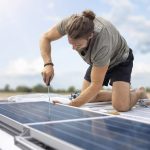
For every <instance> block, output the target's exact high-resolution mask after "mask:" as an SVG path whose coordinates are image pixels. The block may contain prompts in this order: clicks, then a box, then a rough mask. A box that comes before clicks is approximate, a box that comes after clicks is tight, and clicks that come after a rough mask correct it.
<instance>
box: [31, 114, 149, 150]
mask: <svg viewBox="0 0 150 150" xmlns="http://www.w3.org/2000/svg"><path fill="white" fill-rule="evenodd" d="M116 118H118V119H120V121H124V123H120V124H117V126H118V127H117V128H118V129H117V130H118V131H117V130H116V129H115V128H114V127H113V124H112V123H111V124H110V125H109V128H112V127H113V129H115V130H113V132H112V131H111V132H112V135H113V138H115V136H118V137H119V139H118V141H117V143H121V144H119V145H120V146H119V147H117V146H116V147H115V145H117V143H115V144H112V143H111V139H110V137H109V136H106V137H107V138H104V139H105V140H104V139H102V137H101V140H103V142H105V143H106V145H111V144H112V145H111V146H110V148H108V147H107V146H106V147H104V146H101V147H99V149H105V150H106V149H113V150H115V149H122V148H125V149H131V150H138V149H141V147H140V146H141V145H138V144H139V143H140V142H141V144H143V143H144V144H143V145H142V149H145V150H148V149H149V148H150V143H149V141H148V140H147V141H145V142H144V140H146V136H145V137H144V136H143V139H144V140H143V139H142V140H141V139H138V138H137V137H136V136H137V135H138V136H139V137H140V135H144V134H145V133H144V134H143V133H142V132H143V131H144V130H145V131H144V132H146V131H147V130H148V133H150V128H149V127H150V124H147V123H140V122H138V121H132V120H128V119H122V118H119V117H109V118H105V119H104V120H107V119H108V120H109V121H110V119H113V120H115V119H116ZM93 120H94V121H95V120H96V121H104V120H103V118H95V119H90V120H86V121H85V120H84V121H74V122H62V123H54V124H51V125H49V124H46V125H47V126H49V127H50V128H51V129H54V127H55V126H57V125H58V127H57V128H56V129H57V130H60V128H61V127H62V126H63V124H66V125H67V124H71V123H72V124H76V123H78V122H88V121H89V122H90V121H93ZM113 122H115V121H113ZM129 123H132V125H133V126H129V127H128V128H127V129H126V128H125V127H126V126H127V124H129ZM85 124H86V123H85ZM121 124H122V125H124V126H123V127H122V126H121ZM134 124H136V125H141V126H139V128H138V129H137V130H134V127H136V126H134ZM115 125H116V124H115ZM142 125H143V126H145V127H143V128H145V129H144V130H143V128H142V130H141V131H140V130H139V129H141V127H142ZM36 126H37V127H39V126H40V125H32V126H30V131H31V135H32V136H33V137H35V138H40V140H42V139H44V141H43V142H45V139H46V138H47V139H51V141H50V140H48V141H46V142H47V143H46V144H48V143H49V144H53V142H54V143H56V142H57V143H59V144H60V145H59V147H54V148H57V149H61V147H65V145H66V141H64V140H63V139H62V138H58V137H57V136H54V134H52V132H53V131H54V130H49V131H48V130H47V132H46V133H45V132H44V131H43V130H39V129H37V128H35V127H36ZM119 126H120V127H119ZM41 127H43V129H44V128H45V129H46V126H45V125H41ZM131 127H133V129H131ZM85 128H86V127H84V128H82V127H81V126H80V128H78V129H79V130H80V131H79V134H80V135H79V136H78V137H82V135H84V134H83V132H82V131H85V130H86V129H85ZM66 129H67V132H65V129H64V128H63V129H62V130H61V131H62V132H65V133H67V136H68V139H69V140H70V139H71V136H69V135H70V134H72V135H73V136H76V134H77V131H74V132H71V129H70V130H69V126H67V128H66ZM101 131H103V128H102V129H101ZM135 131H138V132H140V133H138V132H135ZM49 132H51V134H49ZM95 132H96V131H95ZM121 132H123V133H124V134H125V135H123V134H121ZM126 132H127V133H126ZM134 132H135V133H137V134H135V135H134ZM97 133H98V132H96V134H97ZM62 134H63V133H62ZM128 134H129V135H130V134H131V135H132V136H129V135H128ZM146 134H147V133H146ZM39 135H40V136H39ZM91 135H92V134H91ZM114 135H115V136H114ZM133 135H134V136H135V137H134V136H133ZM62 136H64V135H62ZM67 136H66V137H67ZM121 136H123V142H124V145H122V141H121V142H120V141H119V140H121V138H120V137H121ZM148 136H149V137H150V135H148ZM86 137H90V135H89V136H88V135H86V136H85V137H84V138H86ZM129 137H130V138H129ZM53 138H54V141H53ZM84 138H83V137H82V139H84ZM132 138H133V140H132ZM82 139H80V140H79V141H78V142H81V141H82ZM93 139H94V138H93ZM108 139H109V140H108ZM148 139H149V138H148ZM57 140H58V141H57ZM90 140H91V141H92V139H90ZM130 140H131V142H130ZM93 141H94V140H93ZM93 141H92V142H93ZM125 141H126V142H125ZM134 141H135V143H134ZM63 142H65V143H63ZM99 142H100V141H99ZM129 142H130V145H127V143H129ZM132 142H133V143H132ZM136 142H137V143H136ZM69 143H70V141H69ZM93 143H94V142H93ZM85 144H88V143H85ZM132 144H135V145H134V146H132ZM146 144H147V145H146ZM71 145H74V144H73V143H71ZM54 146H56V145H55V144H54ZM74 146H77V149H78V147H80V148H82V149H88V148H87V147H86V148H85V147H81V145H74ZM147 146H148V147H147ZM88 147H89V145H88ZM91 148H93V149H94V147H93V146H92V147H90V148H89V150H90V149H91ZM95 150H96V148H95Z"/></svg>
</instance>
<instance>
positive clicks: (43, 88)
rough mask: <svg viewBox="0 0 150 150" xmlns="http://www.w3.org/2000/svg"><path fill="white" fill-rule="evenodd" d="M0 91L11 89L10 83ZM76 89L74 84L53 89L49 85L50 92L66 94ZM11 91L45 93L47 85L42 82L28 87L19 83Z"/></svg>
mask: <svg viewBox="0 0 150 150" xmlns="http://www.w3.org/2000/svg"><path fill="white" fill-rule="evenodd" d="M0 91H2V92H10V91H12V90H10V85H9V84H6V85H5V87H4V89H1V90H0ZM75 91H77V90H76V88H75V87H74V86H70V87H68V89H53V88H52V87H50V92H51V93H63V94H67V93H73V92H75ZM13 92H25V93H31V92H33V93H36V92H37V93H47V92H48V89H47V86H45V85H42V84H37V85H35V86H33V87H28V86H24V85H20V86H17V87H16V89H15V90H13Z"/></svg>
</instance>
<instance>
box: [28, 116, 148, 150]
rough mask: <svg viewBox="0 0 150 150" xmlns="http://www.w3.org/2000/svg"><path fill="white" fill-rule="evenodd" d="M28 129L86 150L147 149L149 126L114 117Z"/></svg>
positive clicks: (36, 126)
mask: <svg viewBox="0 0 150 150" xmlns="http://www.w3.org/2000/svg"><path fill="white" fill-rule="evenodd" d="M30 127H32V128H34V129H36V130H39V131H42V132H44V133H46V134H48V135H51V136H53V137H56V138H58V139H61V140H63V141H65V142H68V143H71V144H73V145H75V146H77V147H81V148H83V149H87V150H122V149H124V150H141V149H142V150H150V142H149V140H150V125H149V124H145V123H140V122H136V121H131V120H126V119H121V118H117V117H113V118H105V119H91V120H84V121H75V122H66V123H65V122H64V123H63V122H62V123H54V124H41V125H32V126H30Z"/></svg>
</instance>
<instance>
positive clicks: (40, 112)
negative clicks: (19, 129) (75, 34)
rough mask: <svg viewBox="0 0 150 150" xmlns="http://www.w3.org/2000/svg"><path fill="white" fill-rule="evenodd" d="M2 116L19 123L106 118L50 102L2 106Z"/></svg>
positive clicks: (0, 111)
mask: <svg viewBox="0 0 150 150" xmlns="http://www.w3.org/2000/svg"><path fill="white" fill-rule="evenodd" d="M0 114H2V115H4V116H7V117H8V118H11V119H13V120H15V121H17V122H19V123H36V122H46V121H57V120H67V119H79V118H90V117H100V116H105V115H103V114H97V113H94V112H88V111H84V110H80V109H76V108H72V107H68V106H62V105H53V104H50V103H48V102H44V101H42V102H25V103H8V104H0Z"/></svg>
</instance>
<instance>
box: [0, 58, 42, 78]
mask: <svg viewBox="0 0 150 150" xmlns="http://www.w3.org/2000/svg"><path fill="white" fill-rule="evenodd" d="M41 68H42V61H41V58H37V59H34V60H27V59H24V58H18V59H16V60H14V61H12V62H10V63H9V64H8V66H7V67H6V68H5V70H4V71H3V74H2V75H0V76H2V77H16V78H18V77H24V76H33V75H37V74H39V73H40V71H41ZM1 72H2V70H1Z"/></svg>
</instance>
